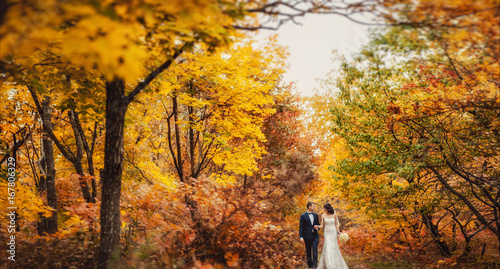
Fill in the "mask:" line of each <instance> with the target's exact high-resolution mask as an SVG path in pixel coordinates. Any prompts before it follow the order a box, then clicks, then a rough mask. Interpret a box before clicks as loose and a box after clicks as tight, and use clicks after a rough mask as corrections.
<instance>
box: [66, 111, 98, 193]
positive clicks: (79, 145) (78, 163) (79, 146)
mask: <svg viewBox="0 0 500 269" xmlns="http://www.w3.org/2000/svg"><path fill="white" fill-rule="evenodd" d="M68 116H69V119H70V122H71V128H72V129H73V133H74V135H75V144H76V156H75V158H74V159H73V161H72V163H73V166H74V167H75V170H76V173H77V174H78V175H79V177H78V181H79V183H80V188H81V189H82V194H83V198H85V201H86V202H87V203H95V199H93V197H92V196H91V195H90V188H89V184H88V183H87V180H86V179H85V174H84V172H83V164H82V157H83V150H84V146H83V139H85V134H83V133H81V131H83V130H82V128H81V126H78V124H79V121H78V122H77V119H76V117H77V113H76V112H75V111H74V110H70V111H68ZM87 157H88V156H87Z"/></svg>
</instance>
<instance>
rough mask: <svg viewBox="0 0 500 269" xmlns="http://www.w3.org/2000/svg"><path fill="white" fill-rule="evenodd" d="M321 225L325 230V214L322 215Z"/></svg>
mask: <svg viewBox="0 0 500 269" xmlns="http://www.w3.org/2000/svg"><path fill="white" fill-rule="evenodd" d="M319 226H320V227H321V229H322V230H323V231H324V230H325V214H323V215H321V223H320V225H319Z"/></svg>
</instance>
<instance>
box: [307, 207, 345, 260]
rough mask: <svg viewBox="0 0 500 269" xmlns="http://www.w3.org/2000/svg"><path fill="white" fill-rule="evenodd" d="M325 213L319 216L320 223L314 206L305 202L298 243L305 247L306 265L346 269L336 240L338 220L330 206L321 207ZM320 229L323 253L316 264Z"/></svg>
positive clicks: (338, 232)
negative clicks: (321, 231) (322, 233)
mask: <svg viewBox="0 0 500 269" xmlns="http://www.w3.org/2000/svg"><path fill="white" fill-rule="evenodd" d="M323 209H324V210H325V213H324V214H323V215H322V216H321V223H320V220H319V217H318V214H316V213H315V212H314V211H316V204H314V202H307V211H306V212H305V213H304V214H302V215H300V225H299V234H300V241H301V242H304V244H305V245H306V252H307V265H308V266H309V268H318V269H344V268H346V269H348V267H347V264H346V263H345V261H344V258H342V254H341V253H340V249H339V244H338V242H337V238H338V236H339V235H340V230H339V219H338V216H337V214H336V213H335V210H334V209H333V207H332V205H330V204H329V203H326V204H325V205H324V206H323ZM320 229H323V230H324V239H325V240H324V242H323V251H322V252H321V258H320V260H319V264H318V243H319V233H318V231H319V230H320Z"/></svg>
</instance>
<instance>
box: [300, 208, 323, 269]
mask: <svg viewBox="0 0 500 269" xmlns="http://www.w3.org/2000/svg"><path fill="white" fill-rule="evenodd" d="M312 215H313V223H311V219H310V218H309V215H308V213H307V212H306V213H304V214H302V215H300V224H299V235H300V238H304V243H305V245H306V253H307V266H309V268H316V266H317V264H318V243H319V234H318V231H316V230H314V229H313V228H314V225H319V218H318V214H316V213H312Z"/></svg>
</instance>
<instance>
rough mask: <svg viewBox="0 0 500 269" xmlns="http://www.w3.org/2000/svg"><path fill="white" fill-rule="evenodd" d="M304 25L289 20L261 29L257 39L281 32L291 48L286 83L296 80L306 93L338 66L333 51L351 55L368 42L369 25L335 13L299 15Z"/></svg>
mask: <svg viewBox="0 0 500 269" xmlns="http://www.w3.org/2000/svg"><path fill="white" fill-rule="evenodd" d="M296 21H297V22H300V23H302V26H301V25H297V24H294V23H292V22H288V23H286V24H284V25H282V26H281V27H280V29H279V30H277V31H268V30H262V31H261V32H260V33H259V34H258V39H262V40H263V39H265V37H267V36H270V35H274V34H278V42H279V43H280V44H282V45H285V46H287V47H288V52H289V53H290V55H289V57H288V63H289V66H290V68H289V70H288V72H287V73H286V74H285V76H284V82H293V81H294V82H296V85H297V89H298V90H299V92H300V93H301V94H302V95H303V96H311V95H312V94H313V93H314V89H315V88H316V89H318V90H320V83H319V81H317V79H318V78H319V79H323V78H326V74H327V73H329V72H330V71H331V70H332V69H334V68H337V67H338V66H339V63H338V62H333V53H332V52H333V51H334V50H336V51H337V52H338V53H339V54H340V55H345V56H346V57H347V56H349V55H350V54H351V53H352V52H355V51H359V49H360V48H361V46H362V45H363V44H366V43H367V42H368V36H367V33H368V27H366V26H363V25H360V24H356V23H354V22H351V21H350V20H348V19H346V18H344V17H340V16H335V15H306V16H305V17H302V18H299V19H297V20H296Z"/></svg>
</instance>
